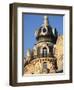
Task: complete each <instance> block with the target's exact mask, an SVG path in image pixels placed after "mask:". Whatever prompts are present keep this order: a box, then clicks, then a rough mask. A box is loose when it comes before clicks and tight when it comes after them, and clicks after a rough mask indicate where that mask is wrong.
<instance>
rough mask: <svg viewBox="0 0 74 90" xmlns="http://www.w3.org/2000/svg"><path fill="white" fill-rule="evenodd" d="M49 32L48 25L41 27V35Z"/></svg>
mask: <svg viewBox="0 0 74 90" xmlns="http://www.w3.org/2000/svg"><path fill="white" fill-rule="evenodd" d="M47 32H48V29H47V28H46V27H43V28H42V29H41V35H46V34H47Z"/></svg>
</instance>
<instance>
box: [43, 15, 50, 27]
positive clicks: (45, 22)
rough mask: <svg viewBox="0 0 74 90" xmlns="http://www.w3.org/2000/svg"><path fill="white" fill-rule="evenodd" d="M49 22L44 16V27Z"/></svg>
mask: <svg viewBox="0 0 74 90" xmlns="http://www.w3.org/2000/svg"><path fill="white" fill-rule="evenodd" d="M48 24H49V21H48V16H44V26H48Z"/></svg>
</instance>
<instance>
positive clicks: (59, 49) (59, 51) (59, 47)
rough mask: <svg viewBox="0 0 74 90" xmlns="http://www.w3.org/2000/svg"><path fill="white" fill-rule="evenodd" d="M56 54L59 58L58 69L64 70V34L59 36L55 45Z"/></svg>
mask: <svg viewBox="0 0 74 90" xmlns="http://www.w3.org/2000/svg"><path fill="white" fill-rule="evenodd" d="M55 56H56V58H57V66H58V70H57V71H62V70H63V36H62V35H60V36H58V39H57V42H56V47H55Z"/></svg>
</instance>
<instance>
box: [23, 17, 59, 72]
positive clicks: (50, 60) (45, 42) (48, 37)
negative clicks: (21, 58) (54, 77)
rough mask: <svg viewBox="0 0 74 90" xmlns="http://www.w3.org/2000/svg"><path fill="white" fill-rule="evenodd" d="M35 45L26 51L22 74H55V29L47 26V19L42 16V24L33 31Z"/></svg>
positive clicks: (56, 35)
mask: <svg viewBox="0 0 74 90" xmlns="http://www.w3.org/2000/svg"><path fill="white" fill-rule="evenodd" d="M35 37H36V40H37V42H36V44H35V45H34V47H33V49H32V50H30V49H28V50H27V55H26V58H25V63H24V74H47V73H56V72H57V69H58V65H57V58H56V56H55V45H56V41H57V38H58V32H57V30H56V28H52V27H51V26H50V24H49V21H48V17H47V16H44V22H43V24H42V26H41V27H39V28H38V30H36V31H35Z"/></svg>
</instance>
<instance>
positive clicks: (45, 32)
mask: <svg viewBox="0 0 74 90" xmlns="http://www.w3.org/2000/svg"><path fill="white" fill-rule="evenodd" d="M35 36H36V40H38V41H43V40H44V41H45V40H46V41H54V40H55V42H56V39H57V31H56V29H55V28H52V27H51V26H50V25H49V21H48V17H47V16H44V23H43V25H42V26H41V27H39V29H38V30H36V31H35Z"/></svg>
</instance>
